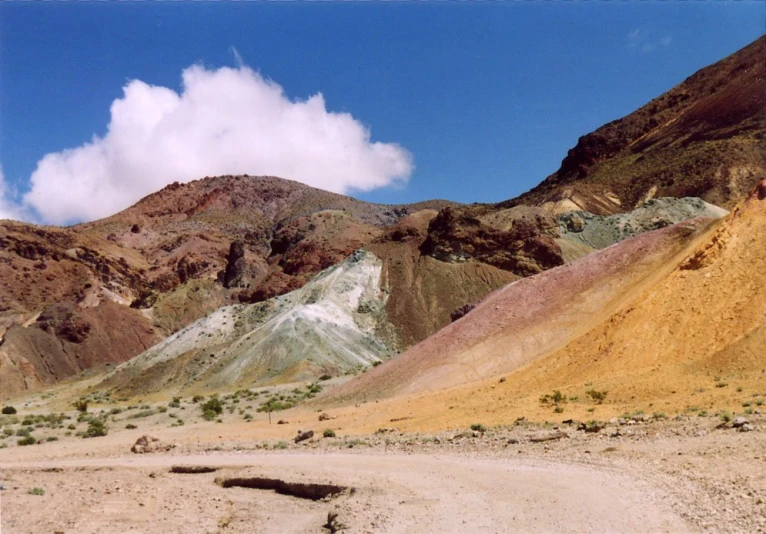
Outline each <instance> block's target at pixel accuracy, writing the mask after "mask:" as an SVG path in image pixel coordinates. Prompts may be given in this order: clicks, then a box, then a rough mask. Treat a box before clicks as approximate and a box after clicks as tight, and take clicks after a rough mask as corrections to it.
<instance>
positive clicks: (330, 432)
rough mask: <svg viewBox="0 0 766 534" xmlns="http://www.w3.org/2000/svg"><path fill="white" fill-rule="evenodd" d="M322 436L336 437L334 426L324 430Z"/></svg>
mask: <svg viewBox="0 0 766 534" xmlns="http://www.w3.org/2000/svg"><path fill="white" fill-rule="evenodd" d="M322 436H323V437H325V438H334V437H335V431H334V430H333V429H332V428H325V429H324V432H322Z"/></svg>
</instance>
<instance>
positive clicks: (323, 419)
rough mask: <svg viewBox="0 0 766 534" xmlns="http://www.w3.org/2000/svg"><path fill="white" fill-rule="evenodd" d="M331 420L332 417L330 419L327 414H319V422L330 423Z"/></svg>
mask: <svg viewBox="0 0 766 534" xmlns="http://www.w3.org/2000/svg"><path fill="white" fill-rule="evenodd" d="M330 419H332V417H330V415H329V414H326V413H320V414H319V420H320V421H329V420H330Z"/></svg>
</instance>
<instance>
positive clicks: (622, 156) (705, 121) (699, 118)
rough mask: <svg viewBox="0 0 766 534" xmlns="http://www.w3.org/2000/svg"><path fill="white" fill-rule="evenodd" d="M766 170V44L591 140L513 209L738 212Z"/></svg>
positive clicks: (692, 79) (702, 73)
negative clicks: (708, 208)
mask: <svg viewBox="0 0 766 534" xmlns="http://www.w3.org/2000/svg"><path fill="white" fill-rule="evenodd" d="M764 172H766V36H765V37H761V38H760V39H758V40H756V41H755V42H753V43H751V44H750V45H748V46H746V47H745V48H743V49H742V50H740V51H738V52H736V53H735V54H732V55H731V56H729V57H727V58H725V59H722V60H721V61H719V62H717V63H715V64H713V65H711V66H709V67H706V68H704V69H702V70H700V71H698V72H697V73H695V74H694V75H692V76H690V77H689V78H687V79H686V80H685V81H684V82H682V83H681V84H679V85H678V86H676V87H674V88H673V89H671V90H670V91H668V92H667V93H665V94H663V95H661V96H659V97H657V98H655V99H654V100H652V101H651V102H649V103H648V104H646V105H645V106H643V107H641V108H640V109H638V110H636V111H635V112H633V113H631V114H630V115H627V116H625V117H623V118H622V119H619V120H616V121H613V122H610V123H609V124H606V125H604V126H602V127H601V128H599V129H597V130H596V131H594V132H593V133H590V134H588V135H585V136H583V137H581V138H580V139H579V140H578V142H577V145H576V146H575V147H574V148H572V149H571V150H570V151H569V153H568V154H567V156H566V158H564V160H563V161H562V163H561V167H560V168H559V170H558V171H556V172H555V173H554V174H552V175H551V176H549V177H547V178H546V179H545V180H544V181H543V182H542V183H541V184H540V185H538V186H537V187H535V188H534V189H532V190H531V191H529V192H528V193H525V194H523V195H521V196H520V197H518V198H515V199H513V200H510V201H508V202H506V203H503V204H502V205H504V206H511V205H517V204H527V205H536V206H542V205H549V206H551V207H552V208H554V209H556V210H558V211H561V210H565V211H566V210H571V209H583V210H586V211H590V212H593V213H598V214H612V213H619V212H624V211H630V210H631V209H632V208H633V207H635V206H637V205H639V204H640V203H642V202H643V201H645V200H646V199H647V198H651V197H701V198H702V199H703V200H705V201H707V202H710V203H712V204H715V205H718V206H722V207H725V208H729V209H730V208H731V207H733V206H734V205H736V204H737V203H738V202H740V201H742V200H743V199H744V198H745V197H746V196H747V194H748V193H749V192H750V190H751V189H752V187H753V185H754V184H755V183H756V181H757V180H758V179H759V178H760V177H761V176H762V175H763V174H764Z"/></svg>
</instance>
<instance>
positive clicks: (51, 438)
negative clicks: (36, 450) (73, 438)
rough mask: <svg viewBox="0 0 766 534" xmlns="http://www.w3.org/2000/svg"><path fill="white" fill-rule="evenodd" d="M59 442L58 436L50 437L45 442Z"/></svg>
mask: <svg viewBox="0 0 766 534" xmlns="http://www.w3.org/2000/svg"><path fill="white" fill-rule="evenodd" d="M58 440H59V438H57V437H56V436H48V437H47V438H45V441H58Z"/></svg>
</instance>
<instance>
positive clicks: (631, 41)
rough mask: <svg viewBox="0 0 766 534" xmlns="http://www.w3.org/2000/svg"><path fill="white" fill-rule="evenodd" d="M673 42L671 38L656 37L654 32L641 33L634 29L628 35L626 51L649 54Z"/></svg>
mask: <svg viewBox="0 0 766 534" xmlns="http://www.w3.org/2000/svg"><path fill="white" fill-rule="evenodd" d="M672 42H673V37H672V36H670V35H667V34H665V35H663V36H662V37H658V36H657V34H656V32H654V31H651V30H649V31H642V30H641V29H639V28H636V29H634V30H632V31H631V32H629V33H628V45H627V46H628V49H630V50H638V51H640V52H644V53H646V52H651V51H653V50H655V49H657V48H665V47H667V46H670V44H671V43H672Z"/></svg>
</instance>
